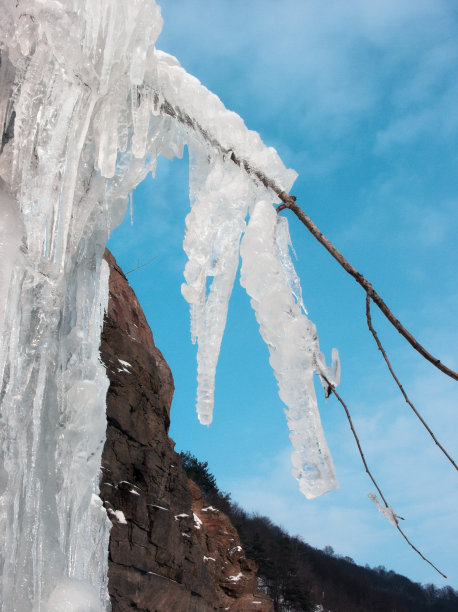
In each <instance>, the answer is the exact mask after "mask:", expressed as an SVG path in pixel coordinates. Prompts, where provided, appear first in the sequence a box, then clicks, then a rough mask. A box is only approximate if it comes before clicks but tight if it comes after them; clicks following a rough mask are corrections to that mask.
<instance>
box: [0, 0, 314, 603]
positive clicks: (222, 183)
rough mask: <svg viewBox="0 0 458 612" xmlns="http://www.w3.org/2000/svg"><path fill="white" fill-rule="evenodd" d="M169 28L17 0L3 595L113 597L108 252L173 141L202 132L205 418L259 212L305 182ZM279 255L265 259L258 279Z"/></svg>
mask: <svg viewBox="0 0 458 612" xmlns="http://www.w3.org/2000/svg"><path fill="white" fill-rule="evenodd" d="M161 27H162V19H161V16H160V11H159V9H158V7H157V5H156V4H155V2H154V0H130V1H129V2H126V1H125V0H65V1H61V0H17V1H15V2H12V1H11V0H0V62H1V63H0V125H1V126H2V128H3V130H2V132H3V133H2V141H1V145H0V207H1V208H0V214H1V217H0V257H1V258H2V269H1V272H0V329H1V337H0V343H1V346H0V376H1V380H2V382H1V388H0V402H1V405H0V410H1V413H0V414H1V416H0V565H1V569H0V574H1V578H0V581H1V583H0V609H1V610H3V611H4V612H29V611H30V610H33V611H34V612H37V611H40V612H41V611H47V612H54V611H56V610H59V611H60V612H70V611H72V612H96V611H97V612H99V611H100V610H103V609H105V608H106V606H107V592H106V580H107V578H106V570H107V542H108V520H107V518H106V515H105V512H104V510H103V508H102V507H101V504H100V499H99V498H98V495H97V492H98V472H99V465H100V455H101V450H102V445H103V440H104V436H105V392H106V387H107V379H106V376H105V373H104V370H103V368H102V366H101V364H100V359H99V352H98V349H99V341H100V330H101V325H102V320H103V311H104V308H105V306H106V300H107V269H106V266H105V265H104V263H103V261H102V254H103V251H104V246H105V243H106V240H107V238H108V236H109V235H110V232H111V231H112V229H113V228H114V227H116V225H117V224H118V223H119V222H120V220H121V219H122V217H123V214H124V211H125V207H126V203H127V197H128V194H129V193H130V192H131V191H132V189H133V188H134V187H135V186H136V185H137V184H138V183H139V182H140V181H141V180H143V178H144V177H145V176H146V174H147V173H148V172H150V171H152V172H153V173H154V171H155V167H156V160H157V157H158V155H165V156H167V157H169V158H171V157H173V156H180V155H181V154H182V151H183V147H184V145H185V144H187V145H188V147H189V149H190V159H191V167H190V177H191V203H192V209H191V213H190V215H189V217H188V219H187V233H186V238H185V249H186V251H187V253H188V256H189V263H188V265H187V266H186V271H185V278H186V284H185V286H184V287H183V294H184V295H185V297H186V299H187V300H188V301H189V302H190V304H191V311H192V329H193V336H194V337H195V338H196V339H197V341H198V344H199V350H198V383H199V384H198V412H199V417H200V419H201V421H202V422H204V423H209V422H210V421H211V414H212V407H213V387H214V372H215V368H216V361H217V358H218V353H219V346H220V342H221V337H222V334H223V330H224V324H225V320H226V313H227V304H228V299H229V296H230V292H231V288H232V284H233V281H234V276H235V272H236V269H237V265H238V259H239V244H240V239H241V236H242V234H243V232H244V230H245V218H246V216H247V212H248V211H249V210H253V207H254V206H255V204H256V202H260V201H264V200H265V201H267V202H269V203H271V202H273V201H274V200H275V198H276V196H275V194H274V193H273V192H272V191H271V190H270V189H268V188H266V185H265V183H264V184H263V182H262V181H260V180H259V177H260V176H264V177H269V179H270V180H271V181H274V182H275V183H276V185H277V187H278V188H279V189H284V190H289V189H290V187H291V185H292V182H293V181H294V178H295V176H296V175H295V173H294V172H293V171H291V170H287V169H285V168H284V166H283V164H282V162H281V160H280V159H279V157H278V155H277V153H276V152H275V151H274V149H272V148H268V147H265V146H264V145H263V143H262V142H261V140H260V138H259V136H258V134H256V133H254V132H251V131H249V130H247V129H246V127H245V125H244V124H243V121H242V120H241V119H240V117H238V116H237V115H236V114H234V113H231V112H230V111H227V110H226V109H225V108H224V106H223V104H222V103H221V102H220V100H219V99H218V98H217V97H216V96H214V95H213V94H212V93H211V92H209V91H208V90H207V89H205V88H204V87H203V86H201V85H200V83H199V82H198V81H197V80H196V79H195V78H194V77H192V76H190V75H188V74H187V73H186V72H185V71H184V70H183V69H182V68H181V66H180V65H179V63H178V62H177V60H175V58H172V57H171V56H169V55H167V54H165V53H161V52H160V51H157V50H156V49H155V46H154V45H155V41H156V38H157V36H158V34H159V32H160V30H161ZM269 205H270V204H269ZM255 210H261V209H260V208H259V205H257V208H255ZM269 244H270V243H269ZM280 244H281V239H280V240H279V241H277V243H275V244H274V243H273V242H272V243H271V246H270V248H271V249H272V250H271V251H270V255H273V257H274V258H275V261H277V263H278V261H280V263H281V262H283V264H282V265H284V266H286V267H285V269H286V268H288V270H289V271H288V272H287V278H288V280H287V285H285V286H284V288H283V289H282V290H284V291H287V292H288V295H289V296H290V297H291V293H290V291H292V292H293V293H292V294H293V295H296V294H297V292H298V291H299V289H298V279H297V277H295V275H294V273H293V269H292V264H291V263H290V260H289V259H288V258H289V255H288V253H287V252H286V255H285V248H284V247H279V246H278V245H280ZM282 248H283V251H282ZM286 251H287V247H286ZM248 260H250V256H248ZM263 270H264V268H262V267H260V268H258V272H257V273H256V271H254V273H253V274H254V277H256V274H258V277H257V280H258V281H259V274H262V273H263ZM209 278H211V279H212V283H211V287H210V288H209V290H207V284H208V279H209ZM269 299H270V298H269ZM280 302H281V300H280V299H279V303H280ZM279 350H280V349H279ZM307 350H309V349H307ZM314 354H317V353H316V351H315V353H314ZM322 365H323V367H324V364H322ZM275 367H276V366H275ZM314 367H315V369H316V363H315V362H314ZM276 372H277V370H276ZM309 376H310V373H309ZM316 422H318V421H316ZM308 461H309V462H310V461H312V459H311V458H310V457H308ZM297 463H298V462H297V461H296V464H297ZM296 469H297V470H300V469H301V468H300V466H298V465H296ZM296 475H297V474H296ZM313 478H315V480H316V474H314V475H313Z"/></svg>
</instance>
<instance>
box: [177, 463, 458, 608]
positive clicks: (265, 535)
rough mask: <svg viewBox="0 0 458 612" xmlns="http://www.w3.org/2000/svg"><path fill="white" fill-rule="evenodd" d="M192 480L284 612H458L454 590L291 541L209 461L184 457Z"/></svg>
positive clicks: (295, 537)
mask: <svg viewBox="0 0 458 612" xmlns="http://www.w3.org/2000/svg"><path fill="white" fill-rule="evenodd" d="M181 458H182V462H183V467H184V468H185V470H186V472H187V474H188V476H189V477H190V478H191V479H192V480H194V482H196V483H197V484H198V486H199V487H200V489H201V491H202V493H203V495H204V496H205V497H206V499H207V500H208V502H209V503H211V504H212V505H214V506H216V507H217V508H219V509H221V510H222V511H223V512H225V513H226V514H227V515H228V516H229V517H230V518H231V521H232V523H233V524H234V526H235V527H236V528H237V530H238V532H239V534H240V537H241V539H242V542H243V545H244V548H245V550H246V552H247V554H248V555H249V556H250V558H252V559H254V560H255V561H256V563H257V564H258V566H259V571H258V576H259V577H260V581H261V586H262V588H263V589H264V590H265V592H266V593H267V594H268V595H269V596H270V597H271V598H272V600H273V601H274V608H275V610H276V611H278V612H308V611H312V610H316V606H317V605H318V604H320V605H321V606H322V608H323V609H324V610H329V611H330V612H367V610H371V612H391V611H393V612H456V610H458V593H457V592H456V591H454V590H453V589H452V588H451V587H448V586H446V587H444V588H442V589H438V588H436V587H434V586H433V585H426V586H422V585H420V584H418V583H414V582H412V581H411V580H409V579H408V578H406V577H405V576H401V575H399V574H396V573H395V572H393V571H390V570H387V569H386V568H384V567H382V566H380V567H376V568H370V567H369V566H366V567H362V566H360V565H357V564H356V563H355V562H354V561H353V560H352V559H351V558H350V557H342V556H339V555H336V554H334V551H333V550H332V548H331V547H330V546H327V547H326V548H325V550H318V549H316V548H313V547H312V546H309V545H308V544H306V543H305V542H304V541H303V540H302V539H301V538H300V537H297V536H291V535H289V534H288V533H286V531H284V530H283V529H282V528H281V527H279V526H277V525H274V524H273V523H272V521H270V519H268V518H267V517H265V516H260V515H252V514H248V513H247V512H245V511H244V510H243V509H242V508H241V507H240V506H239V505H238V504H236V503H235V502H233V501H232V500H231V496H230V494H229V493H226V492H222V491H221V490H220V489H219V488H218V485H217V483H216V480H215V477H214V476H213V475H212V474H211V472H210V471H209V469H208V463H207V462H201V461H199V460H198V459H197V458H196V457H195V456H193V455H192V454H191V453H189V452H185V453H181Z"/></svg>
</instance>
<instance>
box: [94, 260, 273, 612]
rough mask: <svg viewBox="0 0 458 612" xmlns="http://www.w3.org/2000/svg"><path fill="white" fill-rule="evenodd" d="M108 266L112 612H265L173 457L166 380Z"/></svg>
mask: <svg viewBox="0 0 458 612" xmlns="http://www.w3.org/2000/svg"><path fill="white" fill-rule="evenodd" d="M106 259H107V261H108V263H109V265H110V269H111V273H110V300H109V307H108V313H107V316H106V320H105V325H104V330H103V334H102V343H101V356H102V360H103V362H104V363H105V366H106V368H107V374H108V377H109V379H110V388H109V391H108V395H107V421H108V423H107V440H106V443H105V448H104V451H103V457H102V479H101V485H100V486H101V497H102V499H103V500H104V503H105V507H106V508H107V512H108V516H109V517H110V519H111V521H112V523H113V527H112V531H111V537H110V551H109V554H110V557H109V587H108V588H109V592H110V597H111V601H112V608H113V612H127V611H132V610H140V611H143V612H214V611H216V610H221V611H222V610H229V611H234V612H236V611H237V612H251V611H253V612H254V611H256V610H257V611H260V612H271V611H272V603H271V601H270V600H269V599H268V598H267V597H266V596H265V595H263V594H256V565H255V563H254V562H253V561H250V560H249V559H247V558H246V557H245V555H244V552H243V550H242V548H241V545H240V540H239V537H238V534H237V532H236V530H235V529H234V527H233V526H232V525H231V523H230V521H229V519H228V518H227V517H226V516H225V515H224V514H223V513H222V512H219V511H218V510H214V509H212V508H211V507H208V505H207V504H206V503H205V501H204V500H203V499H202V496H201V493H200V490H199V488H198V487H197V485H195V484H194V483H192V481H188V479H187V477H186V474H185V472H184V470H183V468H182V466H181V461H180V458H179V456H178V455H177V454H176V453H175V452H174V450H173V449H174V443H173V441H172V440H171V439H170V438H169V437H168V428H169V423H170V405H171V401H172V395H173V390H174V385H173V378H172V374H171V372H170V369H169V367H168V365H167V363H166V361H165V360H164V358H163V356H162V354H161V352H160V351H159V349H157V348H156V347H155V345H154V341H153V335H152V333H151V330H150V328H149V326H148V324H147V322H146V319H145V316H144V314H143V311H142V309H141V307H140V305H139V303H138V300H137V298H136V297H135V294H134V292H133V291H132V289H131V288H130V287H129V284H128V282H127V280H126V278H125V276H124V274H123V273H122V271H121V270H120V268H119V267H118V266H117V265H116V262H115V260H114V258H113V257H112V255H111V254H110V253H107V254H106Z"/></svg>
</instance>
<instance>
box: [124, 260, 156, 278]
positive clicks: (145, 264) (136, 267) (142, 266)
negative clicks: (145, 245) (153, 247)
mask: <svg viewBox="0 0 458 612" xmlns="http://www.w3.org/2000/svg"><path fill="white" fill-rule="evenodd" d="M158 257H159V255H156V256H155V257H152V258H151V259H149V260H148V261H147V262H146V263H144V264H142V265H137V266H135V268H132V270H129V272H126V273H125V275H126V276H127V275H128V274H131V273H132V272H135V271H136V270H140V268H144V267H145V266H149V265H150V263H152V262H153V261H154V260H155V259H157V258H158Z"/></svg>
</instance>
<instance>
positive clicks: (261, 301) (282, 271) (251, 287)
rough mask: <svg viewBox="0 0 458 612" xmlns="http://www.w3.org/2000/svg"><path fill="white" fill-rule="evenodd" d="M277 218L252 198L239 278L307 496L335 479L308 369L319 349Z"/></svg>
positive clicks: (316, 362)
mask: <svg viewBox="0 0 458 612" xmlns="http://www.w3.org/2000/svg"><path fill="white" fill-rule="evenodd" d="M280 223H285V220H279V219H278V216H277V213H276V210H275V208H274V207H273V206H272V205H271V204H270V203H269V202H265V201H260V202H258V203H257V204H256V207H255V209H254V211H253V213H252V215H251V219H250V222H249V224H248V227H247V230H246V232H245V235H244V237H243V240H242V245H241V255H242V271H241V283H242V285H243V286H244V287H245V289H246V290H247V292H248V294H249V295H250V296H251V305H252V307H253V309H254V311H255V313H256V319H257V321H258V323H259V328H260V332H261V335H262V337H263V338H264V341H265V342H266V344H267V346H268V347H269V352H270V364H271V366H272V368H273V370H274V373H275V376H276V378H277V381H278V386H279V394H280V397H281V399H282V400H283V402H284V403H285V404H286V405H287V407H288V410H287V411H286V417H287V420H288V426H289V429H290V432H291V433H290V439H291V442H292V445H293V447H294V451H293V453H292V456H291V458H292V463H293V475H294V476H295V478H297V480H298V481H299V487H300V490H301V491H302V492H303V493H304V495H305V496H306V497H309V498H311V497H316V496H318V495H322V494H323V493H326V492H327V491H330V490H332V489H334V488H336V487H337V479H336V475H335V472H334V466H333V463H332V459H331V455H330V453H329V450H328V447H327V444H326V440H325V437H324V433H323V430H322V426H321V420H320V415H319V412H318V406H317V401H316V396H315V388H314V385H313V373H314V372H315V371H316V372H318V373H320V371H321V367H322V366H323V364H322V355H321V352H320V349H319V344H318V338H317V334H316V329H315V326H314V325H313V323H312V322H311V321H310V320H309V319H308V318H307V317H306V316H305V314H303V313H302V312H301V306H302V298H301V293H300V289H299V288H298V287H297V282H296V278H297V277H296V276H295V272H293V270H292V263H291V261H290V260H289V259H288V258H289V255H288V254H287V252H286V251H285V240H284V237H285V235H286V232H285V229H283V230H281V231H280V245H278V242H277V240H278V235H279V232H278V225H279V224H280ZM285 259H286V261H285ZM291 290H292V291H291Z"/></svg>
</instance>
